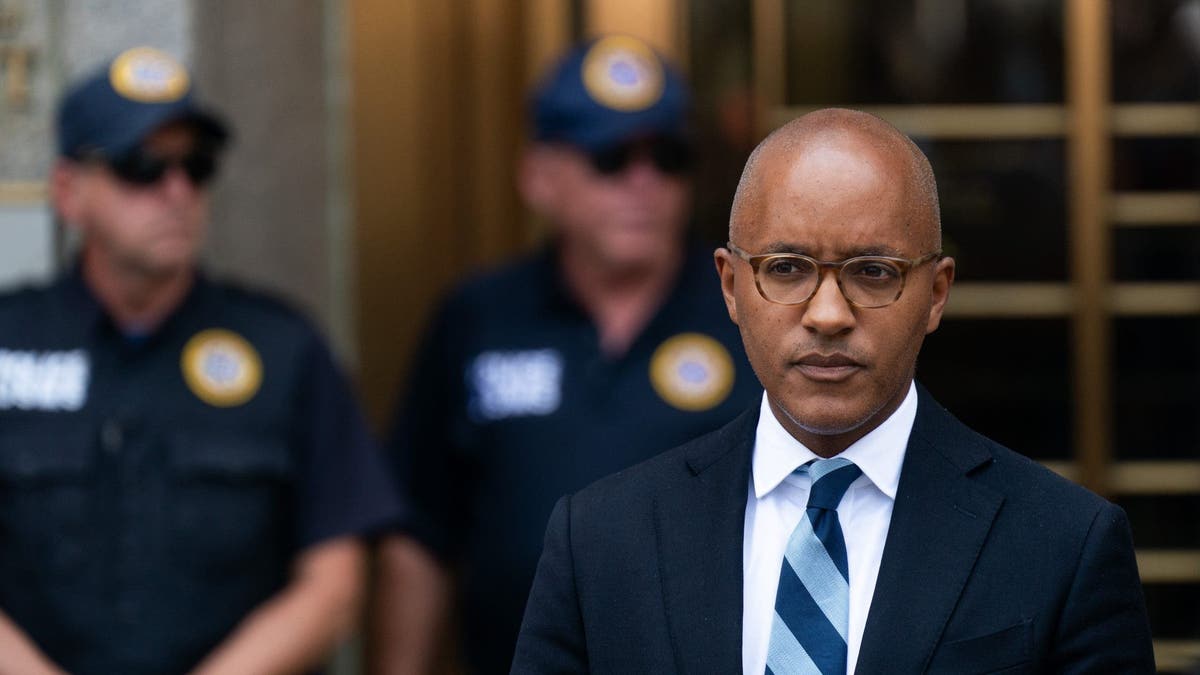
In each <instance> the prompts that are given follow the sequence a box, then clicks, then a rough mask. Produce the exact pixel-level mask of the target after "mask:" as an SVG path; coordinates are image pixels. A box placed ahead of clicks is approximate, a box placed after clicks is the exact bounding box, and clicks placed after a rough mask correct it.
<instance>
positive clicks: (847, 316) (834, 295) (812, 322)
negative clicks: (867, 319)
mask: <svg viewBox="0 0 1200 675" xmlns="http://www.w3.org/2000/svg"><path fill="white" fill-rule="evenodd" d="M800 323H801V325H803V326H804V327H805V328H808V329H809V330H812V331H815V332H817V333H821V334H822V335H837V334H839V333H843V332H845V331H847V330H850V329H851V328H853V327H854V324H855V318H854V308H853V307H852V306H851V305H850V302H849V301H848V300H846V296H844V295H842V289H841V288H840V287H839V286H838V281H837V271H836V270H831V269H825V270H821V275H820V277H819V278H818V281H817V290H816V292H815V293H813V296H812V297H811V298H809V299H808V302H807V303H805V307H804V316H803V317H802V318H801V320H800Z"/></svg>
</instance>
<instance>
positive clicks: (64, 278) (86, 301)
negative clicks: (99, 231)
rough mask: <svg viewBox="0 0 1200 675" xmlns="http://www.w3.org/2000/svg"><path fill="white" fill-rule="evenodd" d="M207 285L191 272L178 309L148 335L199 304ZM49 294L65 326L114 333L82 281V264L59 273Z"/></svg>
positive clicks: (102, 307)
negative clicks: (53, 296)
mask: <svg viewBox="0 0 1200 675" xmlns="http://www.w3.org/2000/svg"><path fill="white" fill-rule="evenodd" d="M210 288H211V283H210V282H209V280H208V278H207V277H206V276H205V274H204V273H203V272H202V271H200V270H199V269H197V270H195V279H194V280H193V282H192V287H191V288H190V289H189V290H188V292H187V294H186V295H185V296H184V297H183V300H181V301H180V303H179V306H178V307H176V308H175V309H173V310H172V311H171V313H170V314H168V315H167V317H166V318H165V319H164V320H163V322H162V324H160V325H159V326H158V327H156V328H155V329H154V330H153V331H151V332H150V333H149V335H151V336H153V335H157V334H159V333H162V332H163V330H164V329H165V328H166V327H167V326H168V325H170V324H171V323H172V322H174V321H175V318H176V317H177V316H178V315H179V314H180V313H181V312H182V311H183V310H184V309H185V308H187V307H190V306H191V305H194V304H196V303H198V302H200V301H201V299H202V298H203V297H204V296H205V295H206V294H207V293H208V292H209V289H210ZM52 289H53V292H54V293H55V294H57V296H58V297H59V299H60V302H62V303H63V306H64V309H65V310H66V311H65V312H64V317H65V318H66V320H67V321H69V322H70V323H69V324H68V325H69V326H72V327H77V329H81V330H82V331H83V332H84V333H88V332H90V331H95V330H103V329H108V330H114V331H115V330H117V329H116V327H115V326H114V325H113V324H112V321H111V319H110V318H109V316H108V313H107V312H106V311H105V309H104V306H103V305H101V304H100V301H99V300H98V299H97V298H96V296H95V294H94V293H92V289H91V288H90V287H89V286H88V283H87V281H86V280H85V279H84V278H83V265H82V262H81V261H79V260H76V261H75V262H74V263H73V264H72V265H71V267H70V268H68V269H67V271H66V272H65V273H63V274H62V275H61V276H60V277H59V278H58V280H57V281H55V282H54V285H53V286H52Z"/></svg>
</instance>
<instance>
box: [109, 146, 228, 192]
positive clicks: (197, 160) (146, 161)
mask: <svg viewBox="0 0 1200 675" xmlns="http://www.w3.org/2000/svg"><path fill="white" fill-rule="evenodd" d="M98 159H100V160H101V161H103V162H104V164H106V165H107V166H108V168H109V169H111V170H112V172H113V174H114V175H115V176H116V177H117V178H119V179H121V180H122V181H125V182H126V183H129V184H131V185H141V186H150V185H154V184H155V183H157V182H159V181H161V180H162V179H163V177H164V176H166V175H167V171H169V170H170V169H171V168H172V167H179V168H180V169H182V170H183V172H184V174H185V175H187V177H188V180H190V181H191V182H192V185H195V186H196V187H203V186H204V185H206V184H207V183H208V182H209V181H210V180H212V178H213V176H215V175H216V173H217V155H216V151H215V150H213V149H209V148H205V147H199V148H196V149H194V150H192V151H191V152H189V153H188V154H186V155H183V156H182V157H164V156H162V155H158V154H155V153H152V152H149V151H147V150H146V149H145V148H142V147H136V148H134V149H133V150H130V151H129V152H127V153H125V154H124V155H122V156H120V157H116V158H113V159H108V158H98Z"/></svg>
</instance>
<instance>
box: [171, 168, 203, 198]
mask: <svg viewBox="0 0 1200 675" xmlns="http://www.w3.org/2000/svg"><path fill="white" fill-rule="evenodd" d="M199 189H200V188H198V187H196V184H195V183H194V182H192V179H191V177H190V176H188V174H187V172H186V171H184V169H183V167H182V166H180V165H179V164H172V165H171V166H169V167H168V168H167V172H166V173H165V174H163V177H162V190H163V192H164V193H165V194H166V195H167V196H169V197H171V198H173V199H180V198H187V197H191V196H193V195H195V194H196V192H197V191H198V190H199Z"/></svg>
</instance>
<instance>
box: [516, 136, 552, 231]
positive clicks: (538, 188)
mask: <svg viewBox="0 0 1200 675" xmlns="http://www.w3.org/2000/svg"><path fill="white" fill-rule="evenodd" d="M554 165H555V161H554V150H552V149H551V148H548V147H546V146H544V145H532V146H529V147H526V148H525V150H524V151H522V153H521V159H520V160H519V162H518V166H517V190H518V191H519V192H520V193H521V198H522V199H524V200H525V203H526V204H528V205H529V208H530V209H532V210H533V211H534V212H535V213H537V214H538V215H542V216H545V215H547V214H548V213H553V212H554V200H555V198H556V195H557V194H558V191H557V190H556V189H555V187H554V171H555V166H554Z"/></svg>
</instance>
